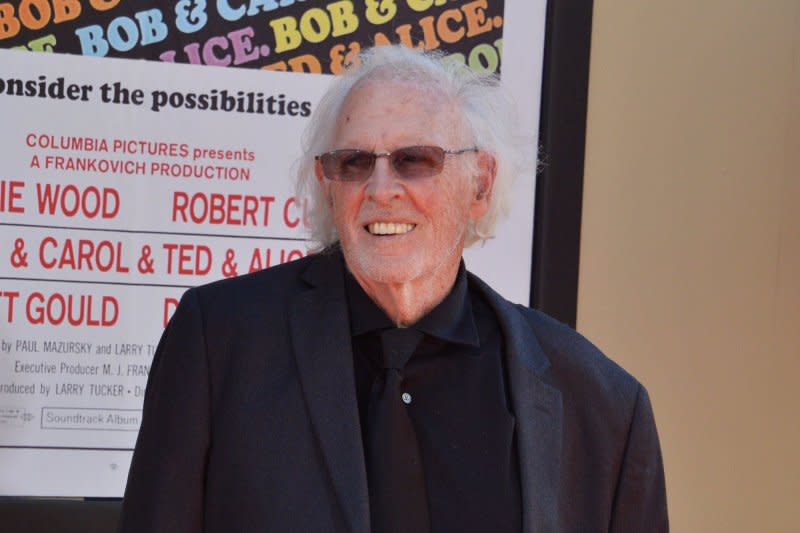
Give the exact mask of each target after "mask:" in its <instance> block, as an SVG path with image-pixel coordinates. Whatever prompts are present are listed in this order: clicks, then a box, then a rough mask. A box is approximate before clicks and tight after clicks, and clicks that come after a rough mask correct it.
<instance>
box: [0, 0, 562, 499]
mask: <svg viewBox="0 0 800 533" xmlns="http://www.w3.org/2000/svg"><path fill="white" fill-rule="evenodd" d="M546 7H547V6H546V4H545V2H544V1H541V2H521V1H514V2H512V1H506V2H490V1H489V0H473V1H470V2H464V1H449V2H447V1H444V0H403V1H397V2H394V1H380V2H377V1H372V0H365V1H364V2H353V1H348V0H343V1H335V2H309V1H307V2H287V1H283V2H280V3H279V2H277V1H265V0H250V1H245V0H236V1H234V0H219V1H217V2H204V1H185V0H181V1H179V2H171V3H167V2H136V3H135V5H134V3H133V2H124V1H119V0H116V1H115V0H90V1H88V2H87V1H84V2H81V1H78V0H73V1H67V0H64V1H60V2H55V1H51V0H38V1H33V0H31V1H27V2H21V3H19V5H17V6H14V5H12V4H9V3H0V46H6V47H8V48H15V50H2V51H0V108H2V109H3V111H2V112H3V114H4V115H5V119H6V120H5V121H4V123H5V124H13V125H14V126H13V127H7V126H4V127H1V128H0V151H1V153H2V158H0V231H1V232H2V239H0V283H2V288H1V289H0V343H1V344H0V465H1V466H2V468H0V494H2V495H5V496H68V497H94V498H97V497H100V498H108V497H112V498H113V497H119V496H121V495H122V492H123V490H124V485H125V479H126V475H127V470H128V465H129V462H130V456H131V451H132V448H133V445H134V442H135V438H136V431H137V429H138V426H139V422H140V416H141V401H142V396H143V392H144V386H145V383H146V379H147V373H148V371H149V364H150V360H151V358H152V355H153V352H154V350H155V344H156V342H157V339H158V337H159V335H160V332H161V330H162V329H163V327H164V325H165V324H166V321H167V320H168V319H169V316H170V314H171V312H172V311H173V310H174V308H175V305H176V304H177V301H178V299H179V297H180V295H181V293H182V292H183V291H184V290H185V289H186V288H187V287H190V286H194V285H197V284H201V283H206V282H209V281H212V280H215V279H220V278H222V277H230V276H235V275H239V274H242V273H245V272H250V271H253V270H258V269H261V268H266V267H269V266H271V265H274V264H278V263H281V262H285V261H289V260H292V259H295V258H299V257H302V256H303V255H305V254H306V253H308V250H307V248H306V236H305V233H304V230H303V224H302V219H303V205H302V202H301V201H299V200H298V199H297V198H295V197H294V196H293V192H292V184H291V168H292V164H293V162H294V161H295V159H296V158H297V156H299V138H300V134H301V132H302V130H303V128H304V126H305V123H306V121H307V119H308V116H309V115H310V113H311V112H313V109H314V107H315V105H316V102H317V101H318V99H319V97H320V95H321V94H322V93H323V92H324V90H325V88H326V86H327V84H328V83H329V82H330V79H331V76H333V75H335V74H337V73H339V72H340V71H341V69H342V68H343V65H344V64H345V63H347V62H348V61H351V60H353V58H354V57H355V54H356V53H357V52H358V51H359V50H360V49H361V48H362V47H365V46H367V45H370V44H384V43H387V42H401V43H403V44H406V45H409V46H418V47H424V48H429V49H442V50H443V51H444V52H445V53H446V54H448V58H449V59H450V60H455V61H463V62H465V63H467V64H468V65H470V66H471V67H472V68H474V69H477V70H481V71H489V72H501V75H502V78H503V81H504V83H506V84H507V85H508V86H509V88H510V90H511V92H512V93H513V94H514V96H515V99H516V101H517V105H518V110H519V117H520V120H521V121H522V123H523V124H525V125H526V126H525V127H526V129H527V130H528V133H529V134H530V143H531V152H532V153H534V154H535V153H536V151H537V140H536V134H537V132H538V130H539V94H540V91H539V88H540V87H541V85H542V61H543V57H544V53H543V49H544V38H545V13H546ZM31 51H37V52H46V53H31ZM47 52H56V53H47ZM131 59H149V60H150V61H131ZM220 67H240V68H220ZM534 178H535V176H534V168H533V167H531V169H530V173H529V174H527V175H523V176H518V178H517V182H516V184H515V187H516V189H515V194H514V196H515V205H514V208H513V211H512V213H511V214H510V217H509V218H508V219H506V220H504V221H503V222H501V226H500V228H499V229H498V235H497V238H495V239H492V240H491V241H489V242H488V243H487V244H485V245H484V246H478V247H476V248H474V249H470V250H468V251H467V253H466V254H465V257H466V261H467V265H468V267H469V268H470V269H471V270H473V271H474V272H476V273H477V274H478V275H479V276H481V277H483V278H484V279H485V280H486V281H488V282H489V284H490V285H492V286H493V287H495V288H496V289H497V290H499V291H500V292H501V293H502V294H504V295H505V296H506V297H508V298H510V299H512V300H515V301H518V302H522V303H527V302H528V299H529V295H530V289H531V287H530V279H531V264H532V258H531V242H532V239H533V232H534V227H533V220H534V202H535V198H534V187H535V185H534V183H535V179H534Z"/></svg>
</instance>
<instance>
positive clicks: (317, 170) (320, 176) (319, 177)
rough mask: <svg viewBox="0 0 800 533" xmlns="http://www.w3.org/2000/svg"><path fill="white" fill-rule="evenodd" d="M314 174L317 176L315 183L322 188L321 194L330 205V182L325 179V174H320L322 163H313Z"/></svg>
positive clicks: (317, 161)
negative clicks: (322, 193)
mask: <svg viewBox="0 0 800 533" xmlns="http://www.w3.org/2000/svg"><path fill="white" fill-rule="evenodd" d="M314 174H315V175H316V176H317V181H319V185H320V187H322V190H323V192H324V193H325V198H326V199H327V200H328V204H330V203H331V189H330V182H329V181H328V180H326V179H325V174H323V172H322V163H320V162H319V160H316V161H314Z"/></svg>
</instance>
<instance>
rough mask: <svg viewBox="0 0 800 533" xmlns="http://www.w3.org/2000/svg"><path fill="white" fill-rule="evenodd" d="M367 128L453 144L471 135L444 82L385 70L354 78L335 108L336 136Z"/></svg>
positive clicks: (360, 133) (361, 133) (366, 133)
mask: <svg viewBox="0 0 800 533" xmlns="http://www.w3.org/2000/svg"><path fill="white" fill-rule="evenodd" d="M371 134H374V135H375V136H378V137H380V136H381V135H387V136H388V135H390V134H391V135H393V136H397V137H400V138H403V137H407V138H408V141H407V142H409V143H416V142H423V141H426V139H427V140H428V141H430V142H426V143H427V144H435V143H433V141H434V140H437V141H438V142H439V144H442V143H445V144H452V143H456V144H457V143H459V142H462V141H464V142H467V141H468V140H469V139H470V138H471V137H472V135H471V133H470V132H469V130H468V128H467V127H466V120H465V119H464V116H463V113H462V111H461V108H460V106H459V104H458V102H457V100H456V98H455V97H454V96H453V95H452V94H451V92H450V91H448V90H447V89H446V88H445V87H442V86H441V85H440V84H437V83H436V82H434V81H429V80H421V81H412V80H407V79H398V78H396V77H390V76H372V77H370V78H367V79H363V80H360V81H359V82H357V83H356V84H355V85H354V86H353V87H352V89H351V90H350V91H349V93H348V94H347V96H346V97H345V99H344V101H343V102H342V106H341V108H340V109H339V113H338V117H337V120H336V136H337V137H339V138H340V139H339V140H341V137H350V136H351V135H355V136H358V137H359V138H360V137H363V136H370V135H371ZM365 140H366V139H365ZM396 140H398V139H396ZM398 142H400V141H399V140H398Z"/></svg>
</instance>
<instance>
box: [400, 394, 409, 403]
mask: <svg viewBox="0 0 800 533" xmlns="http://www.w3.org/2000/svg"><path fill="white" fill-rule="evenodd" d="M400 398H402V400H403V403H404V404H406V405H408V404H410V403H411V395H410V394H409V393H407V392H404V393H403V395H402V396H400Z"/></svg>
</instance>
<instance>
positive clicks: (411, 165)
mask: <svg viewBox="0 0 800 533" xmlns="http://www.w3.org/2000/svg"><path fill="white" fill-rule="evenodd" d="M477 151H478V148H476V147H474V146H473V147H472V148H464V149H462V150H445V149H444V148H441V147H439V146H406V147H404V148H398V149H397V150H392V151H391V152H368V151H366V150H354V149H345V150H333V151H332V152H325V153H324V154H321V155H318V156H315V157H314V159H316V160H317V161H319V162H320V164H321V165H322V174H323V175H324V176H325V177H326V178H328V179H329V180H335V181H364V180H366V179H367V178H369V177H370V176H371V175H372V171H373V170H374V169H375V160H376V159H378V158H379V157H385V158H387V159H389V163H390V164H391V165H392V168H393V169H394V171H395V172H396V173H397V175H398V176H400V177H401V178H403V179H412V180H413V179H416V178H427V177H429V176H435V175H436V174H439V173H440V172H441V171H442V168H444V157H445V156H446V155H448V154H452V155H457V154H463V153H465V152H477Z"/></svg>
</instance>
